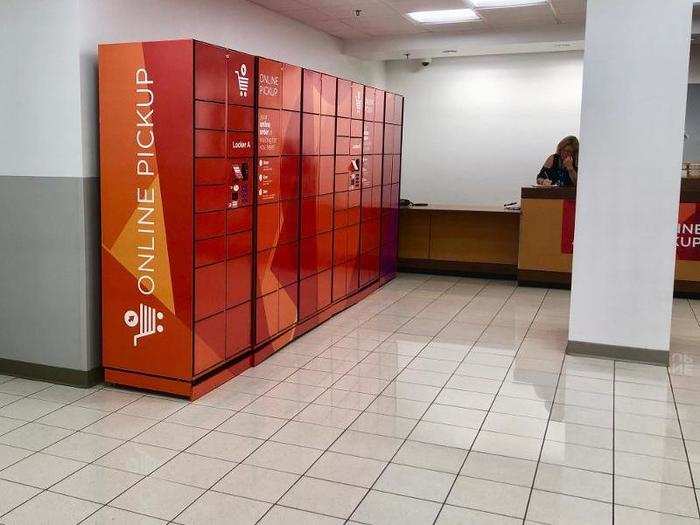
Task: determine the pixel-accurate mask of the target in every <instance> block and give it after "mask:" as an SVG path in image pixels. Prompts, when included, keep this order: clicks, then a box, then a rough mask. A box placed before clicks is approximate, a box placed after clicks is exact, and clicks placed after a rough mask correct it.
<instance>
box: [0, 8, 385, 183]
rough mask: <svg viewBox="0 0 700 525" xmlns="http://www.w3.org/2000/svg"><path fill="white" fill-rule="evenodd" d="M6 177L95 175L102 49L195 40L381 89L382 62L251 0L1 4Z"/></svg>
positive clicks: (1, 137)
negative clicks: (109, 44) (350, 52)
mask: <svg viewBox="0 0 700 525" xmlns="http://www.w3.org/2000/svg"><path fill="white" fill-rule="evenodd" d="M0 20H2V21H3V22H4V24H3V29H4V30H3V31H0V69H1V70H2V71H3V79H2V82H0V118H1V119H2V121H3V123H4V125H3V127H2V131H0V156H1V157H2V158H3V163H2V166H1V167H0V175H10V176H42V177H47V176H54V177H94V176H97V175H98V156H99V151H98V147H97V144H98V131H97V130H98V125H97V124H98V115H97V45H98V44H99V43H107V42H126V41H145V40H163V39H176V38H196V39H200V40H204V41H207V42H212V43H215V44H220V45H224V46H228V47H231V48H233V49H239V50H241V51H246V52H249V53H252V54H256V55H262V56H267V57H270V58H274V59H278V60H283V61H286V62H290V63H293V64H298V65H301V66H304V67H310V68H314V69H318V70H320V71H325V72H328V73H331V74H334V75H338V76H342V77H346V78H350V79H352V80H356V81H359V82H363V83H366V84H371V85H377V86H381V87H383V86H384V83H385V68H384V63H383V62H380V61H368V60H360V59H358V58H355V57H351V56H348V55H345V54H344V53H343V49H342V42H341V41H340V40H338V39H337V38H334V37H331V36H329V35H327V34H325V33H323V32H321V31H318V30H315V29H312V28H310V27H308V26H305V25H303V24H301V23H300V22H297V21H295V20H291V19H289V18H286V17H284V16H281V15H278V14H275V13H273V12H272V11H269V10H267V9H265V8H263V7H260V6H257V5H254V4H251V3H250V2H247V1H245V0H197V1H194V0H50V1H47V0H0Z"/></svg>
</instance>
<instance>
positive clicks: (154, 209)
mask: <svg viewBox="0 0 700 525" xmlns="http://www.w3.org/2000/svg"><path fill="white" fill-rule="evenodd" d="M99 86H100V157H101V201H102V212H101V220H102V290H103V293H102V331H103V364H104V367H105V377H106V380H107V381H109V382H113V383H117V384H122V385H127V386H133V387H138V388H145V389H149V390H155V391H162V392H169V393H172V394H176V395H180V396H185V397H189V398H196V397H199V396H201V395H203V394H204V393H206V392H208V391H209V390H211V389H213V388H215V387H216V386H217V385H219V384H221V383H222V382H224V381H226V380H227V379H230V378H231V377H233V376H234V375H236V374H238V373H240V372H241V371H243V370H245V369H246V368H248V367H250V366H254V365H255V364H257V363H259V362H260V361H262V360H264V359H265V358H266V357H267V356H269V355H271V354H272V353H273V352H274V351H276V350H278V349H279V348H281V347H282V346H284V344H286V343H288V342H289V341H291V340H293V339H294V338H295V337H298V336H299V335H301V334H303V333H305V332H306V331H308V330H310V329H312V328H314V327H315V326H317V325H318V324H319V323H321V322H323V321H324V320H326V319H328V318H329V317H331V316H332V315H335V314H336V313H338V312H340V311H342V310H343V309H344V308H346V307H348V306H350V305H352V304H354V303H355V302H357V301H359V300H360V299H362V298H363V297H365V296H366V295H367V294H369V293H371V292H372V291H373V290H374V289H376V288H377V287H378V286H379V284H380V273H381V280H382V281H383V282H386V281H387V280H389V279H390V278H391V277H392V276H393V275H395V272H396V266H395V264H396V244H397V243H396V231H397V230H396V223H397V209H396V207H397V203H398V187H399V177H400V148H401V142H400V134H401V131H400V130H401V115H402V104H403V100H402V99H401V98H400V97H398V96H397V97H394V96H393V95H391V94H385V93H384V92H383V91H380V90H376V89H374V88H372V87H365V86H362V85H360V84H355V83H352V82H350V81H346V80H339V79H337V78H335V77H333V76H329V75H326V74H323V73H320V72H316V71H311V70H304V69H302V68H300V67H298V66H294V65H289V64H283V63H281V62H278V61H275V60H270V59H266V58H260V57H253V56H251V55H247V54H245V53H240V52H237V51H233V50H229V49H226V48H223V47H220V46H215V45H211V44H206V43H203V42H198V41H194V40H177V41H162V42H143V43H128V44H108V45H102V46H100V48H99ZM390 99H391V100H390ZM388 104H391V111H385V106H386V107H388ZM397 115H398V116H397Z"/></svg>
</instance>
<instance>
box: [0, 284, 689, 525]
mask: <svg viewBox="0 0 700 525" xmlns="http://www.w3.org/2000/svg"><path fill="white" fill-rule="evenodd" d="M568 303H569V294H568V292H564V291H558V290H544V289H534V288H516V287H514V285H513V284H512V283H508V282H495V281H483V280H477V279H458V278H446V277H430V276H417V275H401V276H399V278H397V279H396V280H395V281H393V282H392V283H391V284H389V285H388V286H386V287H384V288H383V289H381V290H380V291H378V292H377V293H375V294H373V295H372V296H370V297H369V298H367V299H366V300H364V301H363V302H362V303H360V304H358V305H356V306H355V307H353V308H351V309H349V310H348V311H346V312H344V313H342V314H340V315H339V316H337V317H335V318H334V319H332V320H331V321H329V322H327V323H326V324H325V325H324V326H322V327H319V328H318V329H316V330H315V331H313V332H312V333H309V334H307V335H306V336H304V337H303V338H301V339H300V340H298V341H296V342H294V343H292V344H291V345H289V346H288V347H287V348H285V349H284V350H283V351H281V352H279V353H278V354H277V355H275V356H273V357H272V358H271V359H269V360H268V361H267V362H265V363H264V364H262V365H261V366H258V367H256V368H254V369H251V370H249V371H247V372H246V373H245V374H243V375H242V376H240V377H238V378H236V379H234V380H232V381H230V382H229V383H227V384H225V385H224V386H222V387H220V388H219V389H217V390H216V391H214V392H212V393H211V394H209V395H207V396H205V397H204V398H202V399H200V400H198V401H197V402H195V403H191V404H190V403H186V402H184V401H180V400H176V399H172V398H166V397H158V396H152V395H143V394H142V393H138V392H134V391H126V390H119V389H113V388H102V387H101V388H95V389H92V390H87V391H86V390H79V389H73V388H68V387H63V386H52V385H50V384H47V383H40V382H34V381H27V380H23V379H13V378H10V377H2V378H0V469H1V470H0V523H3V524H14V523H31V524H42V523H47V524H48V523H50V524H52V525H54V524H61V523H78V522H80V523H90V524H101V523H118V524H130V523H139V524H156V523H166V522H172V523H178V524H194V523H203V524H206V525H211V524H214V523H228V524H236V525H245V524H248V523H250V524H252V523H263V524H275V523H280V524H281V523H284V524H285V525H291V524H326V523H328V524H332V523H338V524H340V523H371V524H400V525H409V524H413V523H421V524H422V523H426V524H432V523H437V524H440V525H446V524H464V523H467V524H471V523H474V524H481V523H488V524H495V523H504V524H505V523H523V522H524V523H566V524H575V523H592V524H601V523H607V522H612V520H613V517H614V520H615V522H616V523H618V524H626V523H634V524H635V525H638V524H642V523H644V524H655V523H658V524H662V523H663V524H670V523H674V524H675V523H679V524H684V523H700V522H699V520H698V501H697V494H696V491H695V485H694V481H693V479H694V477H697V476H698V474H700V368H699V367H696V366H695V364H696V363H697V362H698V361H697V360H696V359H697V356H700V345H699V343H700V325H699V324H698V317H697V316H696V314H697V315H700V302H698V303H696V302H692V301H686V300H677V301H676V303H675V306H674V318H673V333H674V337H673V343H672V345H673V348H674V353H673V354H672V366H671V368H670V375H669V371H667V370H666V369H664V368H660V367H653V366H643V365H635V364H629V363H623V362H617V363H613V362H611V361H604V360H594V359H587V358H578V357H576V358H573V357H566V358H565V355H564V346H565V343H566V339H567V322H568V309H569V306H568Z"/></svg>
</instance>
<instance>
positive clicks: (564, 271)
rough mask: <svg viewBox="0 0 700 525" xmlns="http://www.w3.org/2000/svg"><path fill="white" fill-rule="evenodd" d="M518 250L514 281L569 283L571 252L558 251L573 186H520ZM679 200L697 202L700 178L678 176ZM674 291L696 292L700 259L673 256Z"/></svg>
mask: <svg viewBox="0 0 700 525" xmlns="http://www.w3.org/2000/svg"><path fill="white" fill-rule="evenodd" d="M521 197H522V201H521V206H522V212H521V217H520V242H519V250H518V282H519V283H520V284H524V285H539V286H561V287H568V286H570V285H571V262H572V259H573V256H572V254H570V253H563V251H562V227H563V219H564V217H563V215H564V202H565V201H567V200H572V201H575V199H576V188H549V187H531V188H523V189H522V192H521ZM680 201H681V203H700V179H681V198H680ZM675 291H676V293H677V294H681V295H690V296H700V261H693V260H677V261H676V281H675Z"/></svg>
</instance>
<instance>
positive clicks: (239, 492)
mask: <svg viewBox="0 0 700 525" xmlns="http://www.w3.org/2000/svg"><path fill="white" fill-rule="evenodd" d="M297 479H299V475H298V474H290V473H288V472H280V471H278V470H270V469H266V468H262V467H256V466H255V465H246V464H243V463H242V464H240V465H238V466H237V467H236V468H234V469H233V470H232V471H231V472H229V473H228V474H226V476H225V477H224V478H223V479H221V481H219V482H218V483H217V484H216V485H214V488H213V490H216V491H219V492H226V493H227V494H232V495H234V496H242V497H246V498H251V499H256V500H260V501H267V502H269V503H275V502H276V501H277V500H278V499H279V498H280V497H282V495H283V494H284V493H285V492H287V490H289V488H290V487H291V486H292V485H293V484H294V482H295V481H296V480H297Z"/></svg>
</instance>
